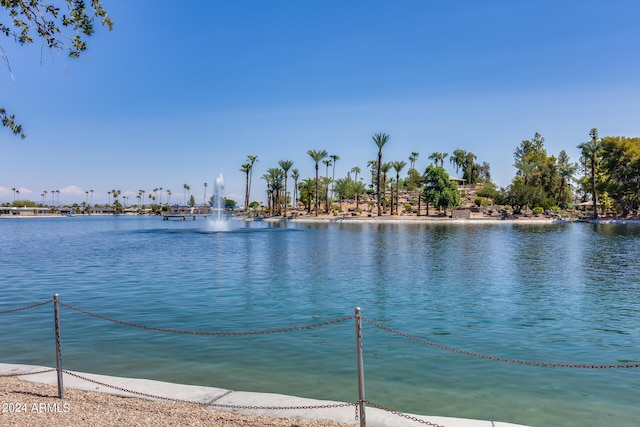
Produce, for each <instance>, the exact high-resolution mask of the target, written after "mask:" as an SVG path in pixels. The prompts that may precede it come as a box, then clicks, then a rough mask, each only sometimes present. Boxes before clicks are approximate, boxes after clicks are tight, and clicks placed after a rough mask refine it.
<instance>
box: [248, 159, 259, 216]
mask: <svg viewBox="0 0 640 427" xmlns="http://www.w3.org/2000/svg"><path fill="white" fill-rule="evenodd" d="M247 161H248V162H249V165H250V166H249V186H248V187H247V204H246V205H245V206H248V204H249V199H250V197H251V181H252V180H253V164H254V163H255V162H257V161H258V156H247Z"/></svg>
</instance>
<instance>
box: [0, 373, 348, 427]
mask: <svg viewBox="0 0 640 427" xmlns="http://www.w3.org/2000/svg"><path fill="white" fill-rule="evenodd" d="M64 394H65V398H64V400H60V399H58V398H57V396H58V389H57V387H54V386H49V385H45V384H38V383H32V382H29V381H23V380H18V379H16V378H13V377H0V396H1V398H0V404H1V405H2V407H1V408H0V425H1V426H6V427H9V426H19V427H31V426H34V427H36V426H37V427H41V426H51V427H58V426H59V427H69V426H132V427H137V426H196V427H197V426H222V427H240V426H243V427H249V426H250V427H269V426H278V427H298V426H299V427H347V426H349V427H353V426H354V425H355V424H340V423H336V422H332V421H308V420H297V419H290V418H275V417H263V416H246V415H237V414H231V413H227V412H221V411H217V410H212V409H206V408H204V407H202V406H200V405H196V404H185V403H175V402H168V401H151V400H144V399H136V398H126V397H119V396H114V395H111V394H106V393H95V392H88V391H81V390H72V389H65V392H64Z"/></svg>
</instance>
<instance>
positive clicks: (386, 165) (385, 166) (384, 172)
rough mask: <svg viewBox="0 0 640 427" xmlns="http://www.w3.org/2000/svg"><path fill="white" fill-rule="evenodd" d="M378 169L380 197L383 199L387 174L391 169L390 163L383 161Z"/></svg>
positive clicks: (385, 192) (385, 194)
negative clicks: (379, 173)
mask: <svg viewBox="0 0 640 427" xmlns="http://www.w3.org/2000/svg"><path fill="white" fill-rule="evenodd" d="M378 170H379V171H380V172H382V198H383V199H385V198H386V197H387V174H388V173H389V171H390V170H391V163H390V162H386V163H383V164H382V166H380V168H379V169H378ZM391 212H393V200H392V201H391Z"/></svg>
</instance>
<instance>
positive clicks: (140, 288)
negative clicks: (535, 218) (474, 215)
mask: <svg viewBox="0 0 640 427" xmlns="http://www.w3.org/2000/svg"><path fill="white" fill-rule="evenodd" d="M0 260H1V262H0V277H2V290H3V292H1V293H0V311H2V310H7V309H11V308H15V307H21V306H27V305H31V304H34V303H37V302H40V301H46V300H48V299H50V298H52V296H53V294H54V293H58V294H60V300H61V301H62V302H64V303H66V304H69V305H71V306H74V307H79V308H81V309H83V310H87V311H90V312H95V313H98V314H100V315H103V316H107V317H110V318H114V319H118V320H123V321H127V322H133V323H138V324H142V325H146V326H150V327H158V328H170V329H179V330H189V331H212V332H244V331H261V330H272V329H280V328H290V327H297V326H304V325H310V324H315V323H320V322H326V321H331V320H334V319H339V318H342V317H345V316H353V315H354V309H355V307H361V309H362V315H363V316H364V317H366V318H367V319H369V320H373V321H375V322H380V323H382V324H384V325H386V326H388V327H390V328H393V329H394V330H398V331H401V332H403V333H406V334H410V335H412V336H415V337H417V338H419V339H420V340H425V341H429V342H433V343H436V344H440V345H443V346H451V347H455V348H457V349H464V350H467V351H470V352H477V353H481V354H486V355H491V356H497V357H504V358H512V359H518V360H527V361H540V362H548V363H584V364H596V365H609V364H620V363H640V280H639V278H640V225H637V224H626V225H624V224H571V223H564V224H513V223H502V222H496V223H490V224H458V223H443V224H440V223H439V224H432V223H428V224H427V223H415V224H414V223H391V224H390V223H386V224H383V223H364V224H363V223H350V222H349V221H348V220H347V221H344V222H339V223H291V222H289V223H271V222H266V221H262V222H251V223H245V222H240V221H228V222H226V223H224V225H223V226H220V224H218V223H216V222H214V221H207V220H202V219H200V220H196V221H162V220H161V219H160V218H159V217H129V216H121V217H80V216H78V217H73V218H34V219H2V220H0ZM52 313H53V307H52V305H51V304H48V305H45V306H42V307H38V308H34V309H31V310H26V311H21V312H17V313H10V314H3V315H0V325H1V332H0V362H5V363H25V364H37V365H45V366H55V347H54V340H53V321H52V319H53V314H52ZM363 328H364V331H363V348H364V350H363V351H364V366H365V380H366V397H367V400H370V401H372V402H375V403H377V404H380V405H383V406H385V407H388V408H392V409H395V410H399V411H404V412H412V413H420V414H428V415H441V416H451V417H462V418H476V419H487V420H499V421H505V422H513V423H521V424H527V425H531V426H548V425H553V426H575V425H581V426H601V425H616V426H637V425H640V404H639V402H640V369H562V368H553V367H539V366H526V365H519V364H512V363H504V362H500V361H494V360H486V359H482V358H477V357H471V356H468V355H465V354H460V353H456V352H450V351H446V350H443V349H440V348H435V347H433V346H429V345H425V344H424V343H423V342H419V341H416V340H411V339H408V338H406V337H402V336H400V335H398V334H394V333H391V332H389V331H387V330H384V329H381V328H379V327H377V326H375V325H374V324H372V323H370V322H364V324H363ZM61 329H62V352H63V363H64V368H65V369H69V370H78V371H85V372H93V373H100V374H106V375H117V376H130V377H138V378H151V379H158V380H163V381H172V382H180V383H189V384H199V385H207V386H213V387H221V388H227V389H232V390H247V391H256V392H273V393H283V394H290V395H298V396H304V397H309V398H319V399H329V400H339V401H346V402H354V401H356V400H357V399H358V390H357V372H356V366H357V365H356V363H357V362H356V356H355V331H354V320H352V319H349V320H347V321H343V322H337V323H332V324H328V325H323V326H321V327H317V328H313V329H305V330H295V331H291V332H282V333H271V334H259V335H239V336H234V335H225V336H199V335H178V334H166V333H158V332H154V331H150V330H145V329H137V328H132V327H127V326H122V325H119V324H116V323H111V322H107V321H104V320H101V319H98V318H95V317H91V316H88V315H86V314H82V313H79V312H77V311H74V310H72V309H70V308H68V307H64V306H63V307H61Z"/></svg>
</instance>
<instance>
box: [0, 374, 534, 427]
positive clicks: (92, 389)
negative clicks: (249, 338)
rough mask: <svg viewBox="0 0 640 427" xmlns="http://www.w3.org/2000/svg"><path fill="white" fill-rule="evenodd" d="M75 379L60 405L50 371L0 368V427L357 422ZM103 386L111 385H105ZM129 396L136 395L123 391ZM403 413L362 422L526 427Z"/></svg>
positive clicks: (345, 426) (325, 408) (285, 400)
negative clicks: (0, 407) (402, 414)
mask: <svg viewBox="0 0 640 427" xmlns="http://www.w3.org/2000/svg"><path fill="white" fill-rule="evenodd" d="M43 370H46V371H47V372H42V371H43ZM38 372H40V373H38ZM30 373H31V374H30ZM20 374H26V375H20ZM74 374H76V375H78V377H75V376H71V375H69V374H66V375H65V376H64V378H65V379H64V399H62V400H60V399H58V389H57V373H56V370H55V369H53V368H47V367H43V366H35V365H20V364H10V363H0V396H2V398H3V405H4V404H5V403H6V405H4V406H6V410H3V411H0V424H2V425H3V426H5V425H6V426H20V427H25V426H40V425H47V426H51V427H58V426H60V427H62V426H64V427H67V426H81V425H82V426H84V425H101V426H116V425H118V426H119V425H172V426H183V425H184V426H194V427H195V426H210V425H215V426H219V427H227V426H228V427H246V426H253V427H271V426H291V427H353V426H357V425H359V424H360V423H359V420H358V419H357V418H356V414H357V412H356V409H355V405H354V403H347V402H336V401H331V400H316V399H307V398H302V397H296V396H287V395H282V394H273V393H254V392H246V391H233V390H226V389H220V388H215V387H204V386H193V385H188V384H180V383H168V382H162V381H155V380H146V379H140V378H127V377H114V376H106V375H99V374H88V373H82V372H74ZM3 375H14V376H11V377H10V376H3ZM85 379H88V380H89V382H88V381H86V380H85ZM90 381H94V382H90ZM106 384H111V385H112V387H106V386H105V385H106ZM134 390H139V391H138V392H137V393H141V394H136V393H130V391H134ZM145 394H146V396H145ZM34 408H35V410H34ZM406 415H408V416H409V418H405V417H403V416H399V415H397V414H395V413H392V412H389V411H384V410H382V409H377V408H375V407H372V406H370V405H367V407H366V419H367V424H368V425H370V426H371V427H412V426H415V425H416V423H415V422H414V421H412V419H415V420H420V421H422V422H425V423H430V424H431V425H433V424H432V423H437V425H446V426H451V427H492V426H501V427H526V426H524V425H521V424H513V423H508V422H501V421H485V420H475V419H469V418H451V417H442V416H428V415H417V414H406Z"/></svg>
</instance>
